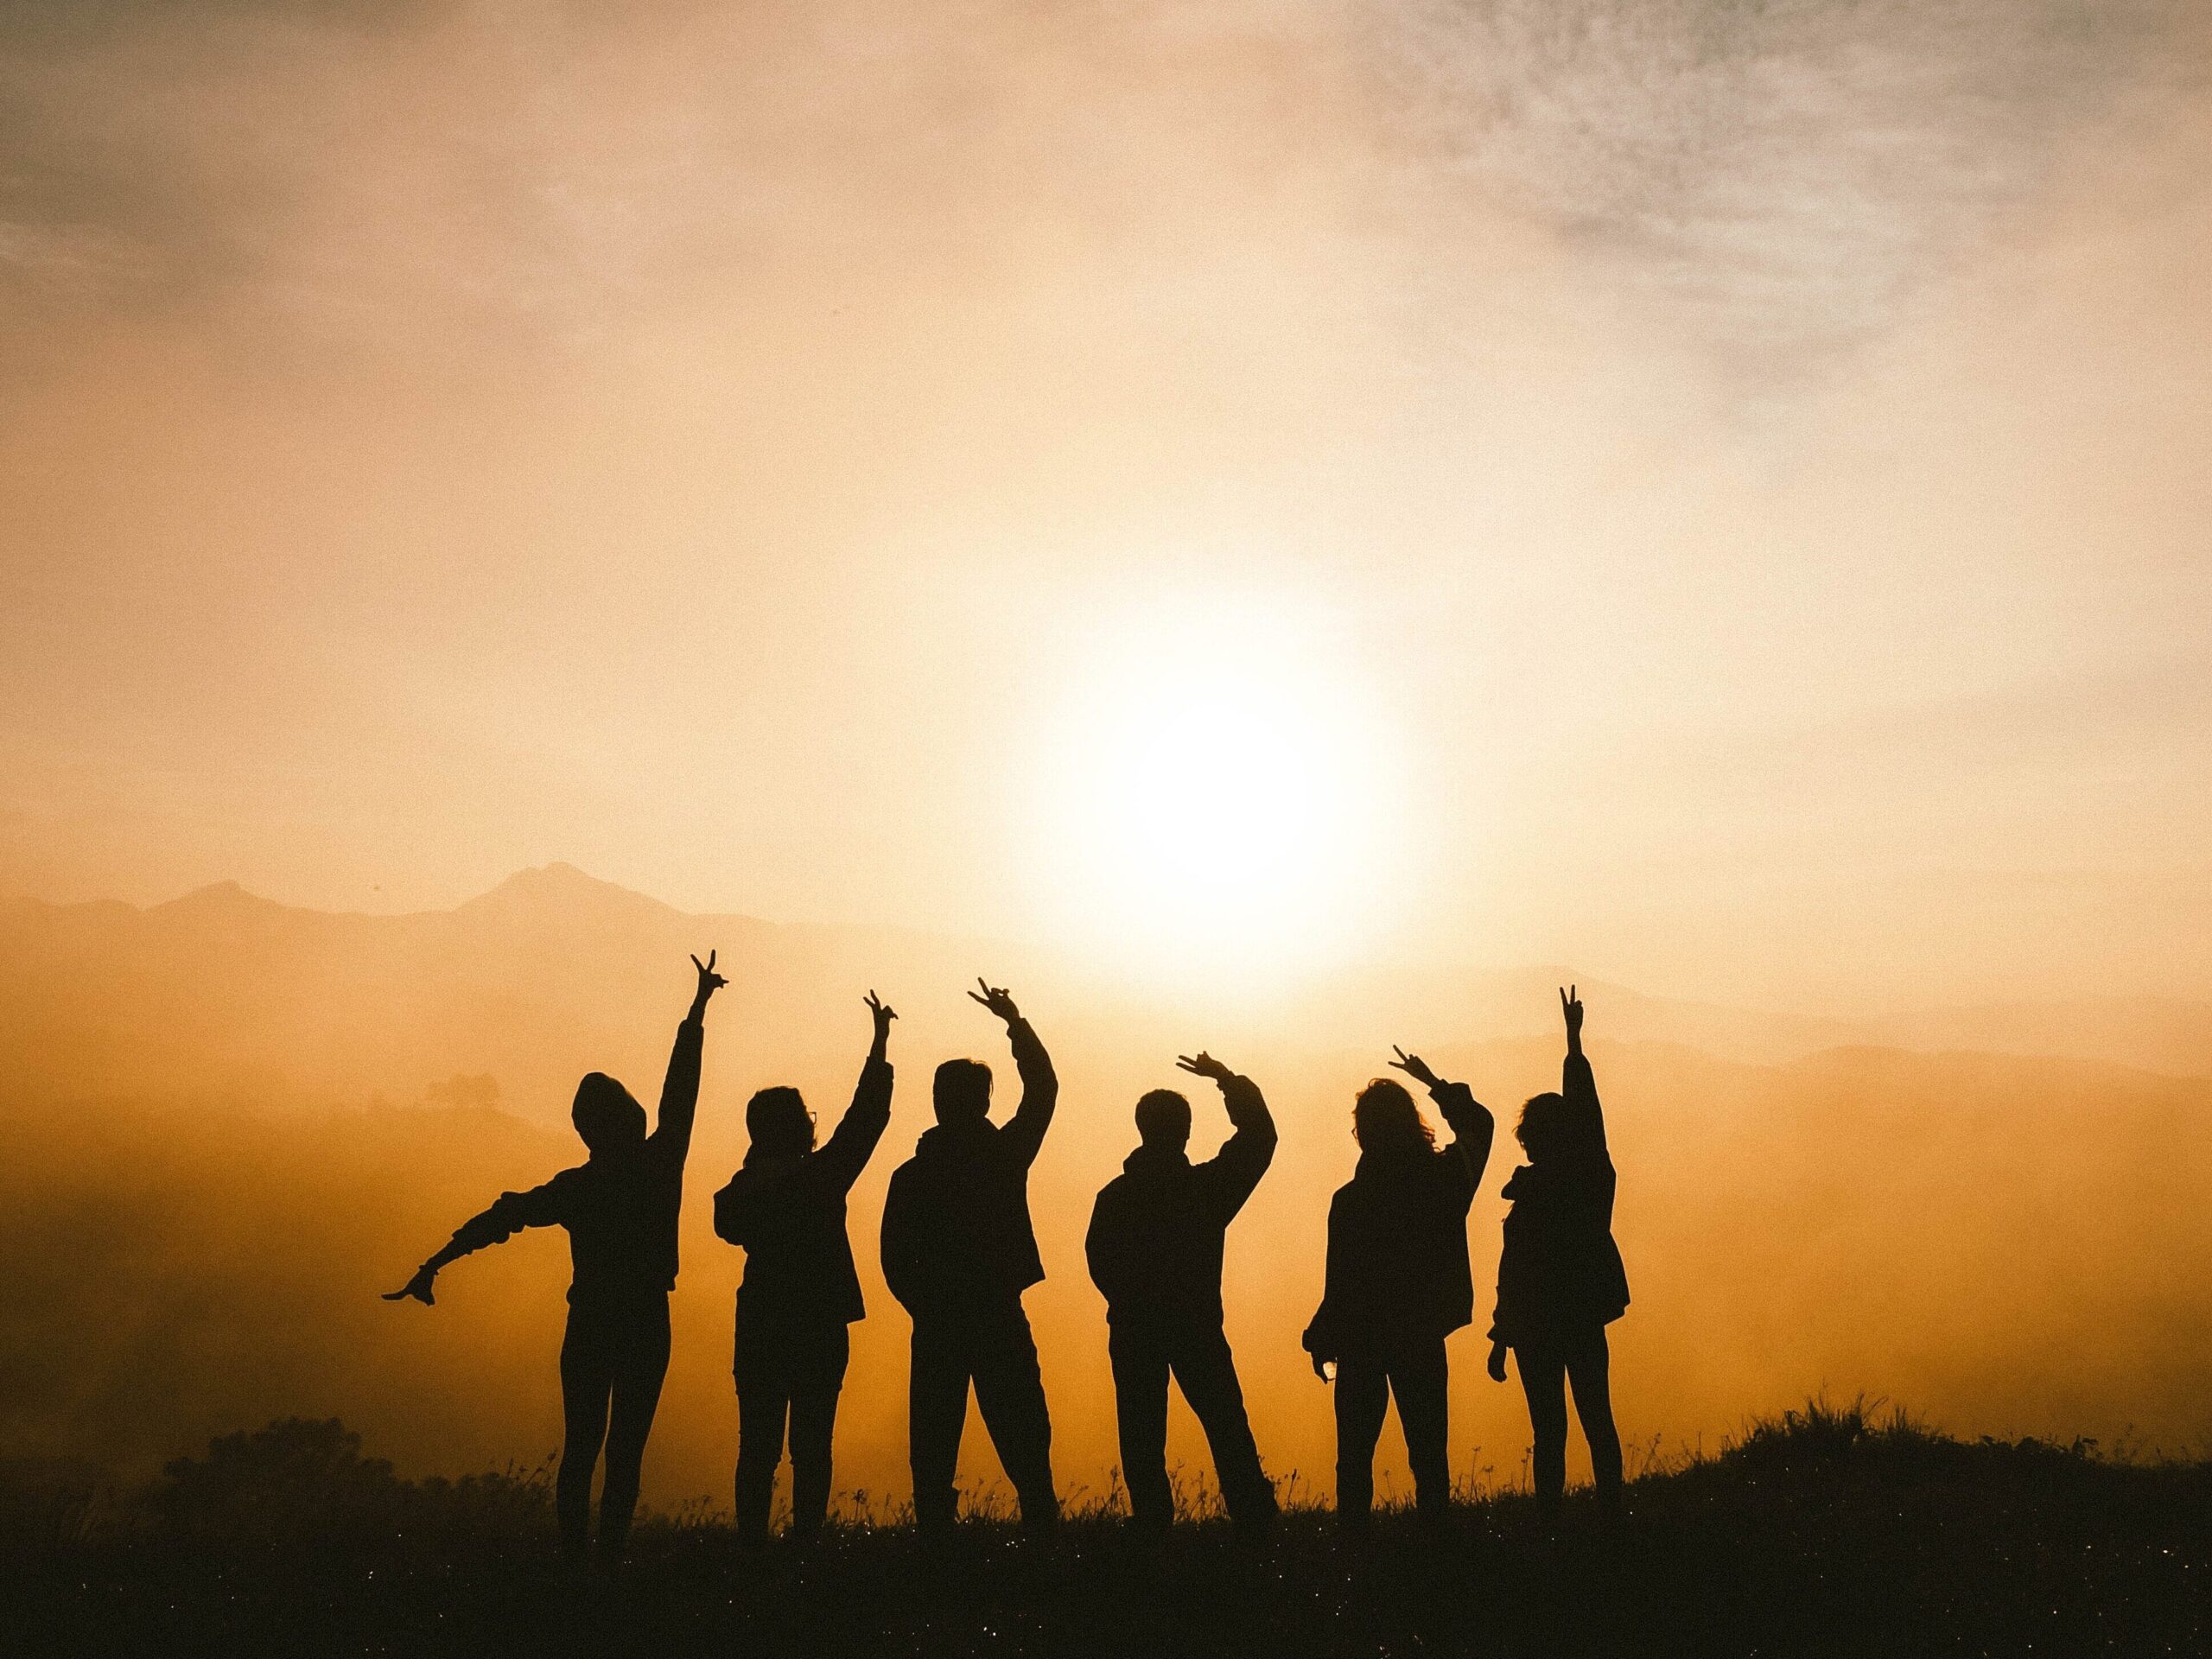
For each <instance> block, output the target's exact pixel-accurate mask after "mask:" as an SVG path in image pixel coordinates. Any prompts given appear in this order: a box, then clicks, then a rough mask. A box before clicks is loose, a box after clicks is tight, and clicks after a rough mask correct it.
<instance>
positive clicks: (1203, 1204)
mask: <svg viewBox="0 0 2212 1659" xmlns="http://www.w3.org/2000/svg"><path fill="white" fill-rule="evenodd" d="M1175 1064H1176V1065H1179V1066H1180V1067H1182V1069H1183V1070H1184V1071H1188V1072H1190V1073H1192V1075H1193V1076H1195V1077H1211V1078H1212V1079H1213V1080H1214V1082H1216V1083H1217V1084H1220V1085H1221V1095H1222V1101H1223V1103H1224V1105H1226V1106H1227V1107H1228V1109H1229V1121H1230V1124H1231V1125H1232V1126H1233V1128H1235V1130H1236V1133H1235V1134H1233V1135H1230V1138H1229V1140H1228V1141H1227V1142H1226V1143H1225V1144H1224V1146H1223V1147H1222V1148H1221V1150H1220V1151H1219V1152H1217V1153H1216V1154H1214V1155H1213V1156H1212V1157H1211V1158H1209V1159H1208V1160H1206V1161H1205V1163H1203V1164H1194V1163H1192V1161H1191V1159H1190V1154H1189V1153H1188V1152H1187V1151H1186V1150H1185V1147H1186V1146H1187V1145H1188V1143H1189V1141H1190V1139H1191V1103H1190V1102H1189V1101H1188V1100H1186V1099H1185V1098H1184V1097H1183V1096H1181V1095H1179V1094H1178V1093H1176V1092H1175V1090H1173V1089H1155V1090H1153V1091H1152V1092H1151V1093H1150V1094H1147V1095H1146V1096H1144V1097H1143V1098H1142V1099H1141V1100H1139V1101H1138V1102H1137V1110H1136V1119H1137V1134H1138V1135H1139V1137H1140V1139H1141V1144H1140V1145H1139V1146H1138V1147H1137V1149H1136V1150H1135V1152H1133V1153H1131V1154H1129V1155H1128V1159H1127V1160H1125V1161H1124V1162H1123V1164H1122V1173H1120V1174H1119V1175H1117V1176H1116V1177H1115V1178H1114V1179H1112V1180H1111V1181H1109V1182H1108V1183H1107V1185H1106V1187H1105V1190H1104V1191H1103V1192H1100V1193H1099V1195H1098V1202H1097V1204H1096V1205H1095V1206H1094V1207H1093V1208H1092V1210H1091V1212H1090V1234H1089V1235H1088V1236H1086V1237H1085V1239H1084V1253H1085V1254H1086V1255H1088V1256H1089V1258H1090V1281H1091V1282H1092V1283H1093V1284H1095V1285H1096V1286H1097V1287H1098V1288H1099V1291H1100V1293H1101V1294H1103V1295H1104V1297H1105V1298H1106V1321H1107V1324H1108V1325H1109V1327H1110V1330H1111V1335H1110V1337H1109V1341H1108V1352H1109V1356H1110V1357H1111V1358H1112V1362H1113V1367H1114V1407H1115V1414H1116V1418H1117V1419H1118V1421H1119V1424H1120V1427H1121V1437H1122V1479H1123V1480H1124V1481H1125V1482H1127V1483H1128V1489H1129V1518H1130V1520H1131V1521H1132V1522H1134V1523H1135V1525H1137V1526H1139V1527H1141V1528H1144V1529H1147V1530H1152V1531H1165V1530H1166V1529H1167V1528H1168V1527H1169V1526H1170V1525H1172V1524H1173V1522H1174V1519H1175V1497H1174V1493H1173V1491H1171V1490H1170V1488H1169V1486H1168V1484H1167V1379H1168V1377H1169V1376H1171V1375H1173V1377H1174V1379H1175V1381H1176V1383H1178V1384H1179V1386H1180V1387H1181V1389H1182V1390H1183V1398H1184V1399H1185V1401H1186V1402H1189V1404H1190V1408H1191V1409H1192V1412H1194V1413H1195V1414H1197V1416H1198V1422H1199V1425H1200V1426H1201V1427H1204V1428H1205V1432H1206V1444H1207V1445H1208V1446H1211V1447H1212V1448H1213V1466H1214V1473H1215V1476H1216V1477H1217V1478H1218V1479H1219V1481H1220V1483H1221V1495H1222V1499H1223V1501H1224V1503H1227V1504H1228V1506H1229V1513H1230V1516H1231V1517H1232V1518H1233V1519H1234V1520H1235V1521H1236V1524H1237V1525H1238V1526H1239V1527H1240V1528H1245V1529H1255V1530H1262V1531H1264V1530H1265V1529H1267V1528H1268V1526H1269V1525H1270V1524H1271V1523H1272V1522H1274V1517H1275V1494H1274V1487H1273V1486H1271V1485H1269V1484H1268V1478H1267V1476H1266V1475H1265V1474H1264V1473H1263V1472H1262V1471H1261V1468H1260V1452H1259V1448H1258V1447H1257V1446H1255V1445H1254V1444H1253V1443H1252V1424H1251V1421H1250V1419H1249V1417H1247V1416H1246V1414H1245V1412H1244V1390H1243V1388H1242V1387H1241V1386H1239V1384H1238V1383H1237V1380H1236V1360H1235V1359H1234V1358H1233V1357H1231V1356H1230V1351H1229V1338H1227V1337H1226V1336H1224V1334H1223V1333H1222V1329H1221V1317H1222V1315H1221V1256H1222V1245H1223V1243H1224V1237H1225V1236H1226V1234H1227V1232H1228V1230H1229V1224H1230V1222H1231V1221H1234V1220H1235V1219H1236V1212H1237V1211H1239V1210H1242V1209H1243V1207H1244V1201H1245V1199H1247V1198H1250V1197H1251V1196H1252V1189H1253V1188H1254V1187H1255V1186H1257V1185H1259V1184H1260V1177H1261V1176H1262V1175H1264V1174H1266V1173H1268V1165H1269V1164H1270V1163H1271V1162H1273V1161H1274V1155H1275V1123H1274V1118H1273V1117H1271V1116H1268V1103H1267V1102H1266V1101H1265V1100H1264V1099H1262V1097H1261V1095H1260V1090H1259V1088H1258V1086H1257V1085H1256V1084H1254V1083H1253V1081H1252V1080H1251V1078H1249V1077H1239V1076H1238V1075H1237V1074H1236V1072H1234V1071H1230V1069H1229V1068H1228V1067H1227V1066H1225V1065H1223V1064H1222V1063H1221V1062H1220V1061H1219V1060H1217V1059H1215V1058H1213V1057H1212V1056H1211V1055H1210V1054H1204V1053H1202V1054H1199V1055H1198V1056H1197V1057H1196V1058H1179V1059H1178V1060H1177V1061H1176V1062H1175Z"/></svg>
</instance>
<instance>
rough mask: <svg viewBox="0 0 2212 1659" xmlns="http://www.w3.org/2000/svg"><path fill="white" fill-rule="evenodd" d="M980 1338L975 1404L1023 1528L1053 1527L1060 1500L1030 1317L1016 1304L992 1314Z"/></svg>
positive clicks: (1048, 1411)
mask: <svg viewBox="0 0 2212 1659" xmlns="http://www.w3.org/2000/svg"><path fill="white" fill-rule="evenodd" d="M976 1334H977V1341H976V1405H977V1406H978V1407H979V1408H982V1414H983V1427H985V1428H987V1429H988V1430H989V1431H990V1435H991V1444H992V1445H993V1446H995V1447H996V1448H997V1449H998V1454H999V1463H1000V1464H1001V1466H1002V1467H1004V1469H1005V1470H1006V1472H1007V1478H1008V1479H1009V1480H1011V1481H1013V1482H1014V1495H1015V1496H1016V1497H1019V1498H1020V1500H1021V1524H1022V1525H1023V1526H1025V1527H1028V1528H1031V1529H1038V1528H1044V1527H1050V1526H1053V1525H1055V1524H1057V1523H1058V1521H1059V1518H1060V1500H1059V1495H1058V1493H1057V1492H1055V1491H1053V1490H1052V1411H1051V1409H1050V1408H1048V1407H1047V1406H1046V1403H1045V1377H1044V1374H1043V1373H1042V1372H1041V1371H1039V1370H1038V1369H1037V1339H1036V1338H1034V1337H1033V1336H1032V1335H1030V1332H1029V1316H1028V1315H1027V1313H1023V1312H1022V1311H1021V1304H1020V1302H1015V1303H1014V1304H1013V1305H1012V1306H1008V1307H1006V1308H1003V1309H1001V1310H999V1311H997V1312H995V1313H992V1314H990V1315H988V1317H987V1318H986V1319H985V1321H984V1322H983V1323H982V1325H980V1326H979V1327H978V1330H977V1333H976Z"/></svg>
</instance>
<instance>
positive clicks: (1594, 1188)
mask: <svg viewBox="0 0 2212 1659" xmlns="http://www.w3.org/2000/svg"><path fill="white" fill-rule="evenodd" d="M1559 1001H1560V1010H1561V1012H1562V1013H1563V1014H1564V1015H1565V1016H1566V1020H1567V1060H1566V1063H1565V1064H1564V1065H1563V1066H1562V1067H1561V1074H1562V1075H1561V1077H1560V1092H1559V1093H1558V1094H1555V1095H1536V1096H1533V1097H1531V1098H1530V1100H1529V1103H1528V1104H1526V1105H1525V1106H1523V1107H1522V1109H1521V1122H1520V1124H1519V1126H1518V1127H1517V1128H1516V1129H1515V1130H1514V1132H1513V1133H1514V1135H1515V1138H1516V1139H1517V1140H1518V1141H1520V1142H1521V1146H1522V1150H1523V1151H1525V1152H1526V1153H1527V1154H1529V1161H1528V1162H1527V1163H1525V1164H1523V1165H1522V1166H1521V1167H1520V1168H1519V1169H1516V1170H1515V1171H1514V1172H1513V1177H1512V1179H1510V1180H1509V1181H1507V1182H1506V1184H1505V1196H1506V1197H1507V1198H1510V1199H1511V1200H1512V1205H1513V1207H1512V1208H1511V1209H1510V1210H1508V1211H1506V1212H1505V1244H1504V1249H1503V1250H1502V1251H1501V1252H1500V1254H1499V1255H1498V1262H1497V1317H1496V1318H1494V1319H1492V1320H1491V1327H1490V1337H1491V1351H1490V1374H1491V1376H1493V1377H1495V1378H1497V1381H1499V1382H1500V1383H1503V1382H1504V1381H1505V1351H1506V1350H1507V1349H1508V1348H1510V1349H1511V1350H1513V1358H1514V1363H1515V1365H1516V1367H1517V1368H1518V1369H1519V1370H1520V1372H1521V1387H1522V1391H1523V1392H1525V1393H1526V1394H1527V1395H1528V1396H1529V1429H1530V1431H1531V1433H1532V1436H1533V1438H1534V1440H1535V1455H1534V1458H1533V1459H1532V1461H1533V1463H1534V1465H1535V1483H1536V1498H1537V1501H1538V1502H1539V1503H1541V1504H1543V1505H1544V1506H1545V1507H1546V1508H1547V1509H1554V1508H1556V1507H1557V1506H1558V1504H1559V1501H1560V1497H1561V1496H1562V1495H1563V1494H1564V1493H1565V1492H1566V1491H1567V1391H1566V1388H1565V1383H1566V1382H1572V1383H1573V1385H1574V1409H1575V1414H1576V1415H1578V1416H1580V1418H1581V1419H1582V1437H1583V1439H1584V1440H1587V1441H1588V1442H1589V1443H1590V1466H1591V1471H1592V1474H1593V1475H1594V1476H1595V1478H1596V1482H1597V1488H1598V1497H1599V1502H1600V1503H1604V1504H1605V1506H1606V1507H1607V1508H1609V1509H1611V1508H1613V1507H1616V1506H1618V1503H1620V1497H1621V1437H1620V1432H1619V1431H1618V1429H1616V1428H1615V1427H1613V1397H1612V1386H1611V1377H1610V1376H1609V1370H1610V1363H1611V1362H1610V1356H1609V1355H1608V1354H1607V1352H1606V1348H1605V1327H1606V1326H1607V1325H1611V1323H1612V1322H1613V1321H1614V1320H1615V1319H1618V1318H1620V1316H1621V1315H1622V1314H1623V1313H1626V1312H1627V1311H1628V1274H1627V1272H1626V1271H1625V1270H1624V1268H1622V1266H1621V1253H1620V1249H1619V1248H1618V1246H1617V1245H1616V1244H1615V1243H1613V1183H1614V1176H1613V1160H1612V1155H1611V1154H1610V1153H1609V1152H1607V1151H1606V1149H1605V1113H1604V1112H1603V1111H1602V1110H1601V1109H1599V1105H1598V1084H1597V1079H1596V1078H1594V1077H1592V1076H1591V1074H1590V1062H1589V1061H1588V1060H1587V1059H1586V1058H1583V1054H1582V1003H1581V1001H1580V998H1578V997H1577V996H1576V995H1574V988H1573V987H1572V986H1570V987H1568V988H1567V989H1565V990H1563V991H1561V992H1560V994H1559Z"/></svg>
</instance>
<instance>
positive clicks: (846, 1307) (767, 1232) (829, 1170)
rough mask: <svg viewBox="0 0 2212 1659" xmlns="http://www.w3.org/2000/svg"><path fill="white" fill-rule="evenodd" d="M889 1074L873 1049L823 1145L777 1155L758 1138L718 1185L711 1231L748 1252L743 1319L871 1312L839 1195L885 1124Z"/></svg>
mask: <svg viewBox="0 0 2212 1659" xmlns="http://www.w3.org/2000/svg"><path fill="white" fill-rule="evenodd" d="M891 1083H892V1071H891V1065H890V1063H889V1062H888V1061H886V1060H879V1059H874V1058H870V1059H869V1061H868V1065H866V1066H865V1067H864V1068H862V1070H861V1080H860V1084H859V1086H858V1087H857V1088H855V1090H853V1103H852V1104H851V1106H849V1108H847V1109H846V1112H845V1116H843V1118H842V1119H841V1120H840V1121H839V1122H838V1124H837V1128H836V1133H834V1134H833V1135H830V1137H829V1141H827V1142H826V1143H825V1144H824V1145H823V1146H822V1147H818V1148H815V1149H812V1150H810V1151H806V1152H800V1153H790V1154H781V1155H778V1154H766V1153H763V1152H761V1151H760V1149H759V1148H758V1147H755V1148H754V1149H753V1151H751V1152H749V1153H747V1154H746V1159H745V1166H744V1167H743V1168H741V1169H740V1170H739V1171H738V1172H737V1173H736V1174H734V1175H733V1176H731V1177H730V1178H729V1185H727V1186H725V1187H724V1188H722V1190H721V1192H717V1193H715V1233H716V1234H718V1235H719V1236H721V1237H722V1238H724V1239H726V1240H728V1242H729V1243H732V1244H734V1245H737V1246H738V1247H739V1248H740V1249H743V1250H744V1252H745V1279H744V1281H743V1282H742V1283H741V1284H740V1285H739V1286H738V1288H737V1312H738V1317H739V1318H740V1319H744V1320H747V1321H748V1322H751V1321H754V1320H764V1321H767V1322H769V1323H771V1324H772V1325H786V1324H791V1323H808V1324H839V1325H849V1324H851V1323H852V1322H853V1321H854V1320H855V1319H865V1318H866V1317H867V1315H868V1306H867V1304H866V1303H865V1302H864V1301H863V1300H861V1281H860V1275H859V1274H857V1273H855V1271H854V1269H853V1245H852V1240H851V1239H850V1238H849V1236H847V1234H846V1231H845V1195H846V1194H847V1193H849V1192H851V1191H852V1187H853V1183H854V1182H855V1181H856V1180H858V1179H860V1175H861V1170H862V1169H864V1168H866V1167H867V1166H868V1158H869V1155H870V1154H873V1153H874V1151H875V1147H876V1143H877V1142H878V1141H881V1140H882V1139H883V1132H884V1130H885V1129H886V1128H888V1127H889V1126H890V1123H891Z"/></svg>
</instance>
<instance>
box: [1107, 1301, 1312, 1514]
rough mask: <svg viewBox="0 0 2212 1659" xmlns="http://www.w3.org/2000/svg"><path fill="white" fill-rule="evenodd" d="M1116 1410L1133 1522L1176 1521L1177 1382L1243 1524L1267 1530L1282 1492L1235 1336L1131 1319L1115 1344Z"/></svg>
mask: <svg viewBox="0 0 2212 1659" xmlns="http://www.w3.org/2000/svg"><path fill="white" fill-rule="evenodd" d="M1108 1352H1109V1356H1110V1357H1111V1359H1112V1361H1113V1368H1114V1410H1115V1415H1116V1420H1117V1421H1118V1423H1119V1427H1120V1429H1121V1438H1122V1481H1123V1482H1124V1484H1127V1485H1128V1489H1129V1516H1130V1518H1131V1519H1132V1520H1134V1521H1135V1522H1139V1523H1140V1524H1141V1525H1145V1526H1151V1527H1166V1526H1167V1525H1169V1524H1170V1523H1172V1522H1173V1520H1174V1518H1175V1499H1174V1494H1173V1491H1171V1490H1170V1488H1169V1486H1168V1484H1167V1383H1168V1379H1169V1378H1170V1377H1171V1376H1172V1377H1173V1379H1174V1381H1175V1383H1177V1385H1178V1386H1179V1387H1180V1388H1181V1389H1182V1390H1183V1398H1184V1399H1185V1401H1186V1402H1188V1403H1189V1405H1190V1408H1191V1410H1192V1412H1193V1413H1194V1414H1196V1415H1197V1417H1198V1424H1199V1427H1202V1428H1204V1429H1205V1433H1206V1444H1207V1445H1208V1446H1210V1447H1211V1448H1212V1451H1213V1467H1214V1475H1215V1478H1217V1480H1218V1481H1219V1482H1220V1483H1221V1496H1222V1501H1223V1502H1224V1503H1226V1504H1227V1505H1228V1507H1229V1513H1230V1516H1232V1517H1234V1518H1235V1519H1236V1522H1238V1524H1239V1525H1247V1526H1249V1525H1262V1526H1264V1525H1265V1524H1266V1523H1267V1522H1268V1521H1270V1520H1272V1519H1273V1518H1274V1513H1275V1493H1274V1487H1273V1486H1271V1485H1270V1484H1268V1478H1267V1475H1266V1474H1265V1473H1264V1472H1263V1471H1262V1469H1261V1467H1260V1450H1259V1447H1258V1446H1255V1444H1254V1443H1253V1440H1252V1423H1251V1419H1250V1418H1249V1416H1247V1415H1246V1414H1245V1410H1244V1390H1243V1387H1242V1385H1241V1384H1239V1383H1238V1382H1237V1380H1236V1359H1235V1358H1234V1357H1232V1356H1231V1355H1230V1351H1229V1338H1227V1337H1225V1336H1224V1335H1223V1334H1222V1331H1221V1327H1220V1326H1219V1325H1195V1326H1192V1325H1174V1324H1161V1325H1153V1324H1150V1323H1144V1324H1137V1323H1130V1322H1124V1323H1122V1324H1117V1325H1115V1326H1114V1328H1113V1332H1112V1335H1111V1337H1110V1338H1109V1344H1108Z"/></svg>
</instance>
